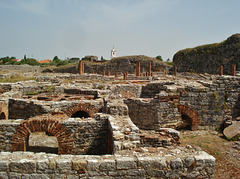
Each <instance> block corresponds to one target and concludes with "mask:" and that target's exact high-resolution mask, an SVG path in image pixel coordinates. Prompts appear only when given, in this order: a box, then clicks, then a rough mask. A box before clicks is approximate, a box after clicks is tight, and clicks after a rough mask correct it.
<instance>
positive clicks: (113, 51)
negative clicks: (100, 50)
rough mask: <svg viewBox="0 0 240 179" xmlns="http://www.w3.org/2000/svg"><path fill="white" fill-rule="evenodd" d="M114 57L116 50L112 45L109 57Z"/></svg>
mask: <svg viewBox="0 0 240 179" xmlns="http://www.w3.org/2000/svg"><path fill="white" fill-rule="evenodd" d="M114 57H116V50H115V49H114V46H113V48H112V50H111V59H112V58H114Z"/></svg>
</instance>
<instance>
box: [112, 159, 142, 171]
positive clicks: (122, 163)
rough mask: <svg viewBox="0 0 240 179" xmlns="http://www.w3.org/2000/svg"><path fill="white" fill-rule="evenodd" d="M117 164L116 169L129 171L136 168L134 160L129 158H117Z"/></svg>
mask: <svg viewBox="0 0 240 179" xmlns="http://www.w3.org/2000/svg"><path fill="white" fill-rule="evenodd" d="M116 163H117V169H118V170H121V169H131V168H136V167H137V164H136V161H135V160H134V158H130V157H123V158H118V159H116Z"/></svg>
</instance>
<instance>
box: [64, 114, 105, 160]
mask: <svg viewBox="0 0 240 179" xmlns="http://www.w3.org/2000/svg"><path fill="white" fill-rule="evenodd" d="M62 124H63V125H64V126H65V128H66V130H67V131H70V133H71V138H72V139H74V143H73V149H72V152H71V154H77V155H86V154H88V155H103V154H107V153H108V123H107V120H94V119H87V120H86V121H81V120H79V119H74V118H70V119H69V120H66V121H63V122H62Z"/></svg>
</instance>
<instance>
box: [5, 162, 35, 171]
mask: <svg viewBox="0 0 240 179" xmlns="http://www.w3.org/2000/svg"><path fill="white" fill-rule="evenodd" d="M9 170H10V171H11V172H21V173H34V172H36V161H34V160H27V159H22V160H20V161H19V162H12V163H10V165H9Z"/></svg>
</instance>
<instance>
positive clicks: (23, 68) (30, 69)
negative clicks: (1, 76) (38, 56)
mask: <svg viewBox="0 0 240 179" xmlns="http://www.w3.org/2000/svg"><path fill="white" fill-rule="evenodd" d="M0 70H6V71H19V72H22V73H27V72H31V73H38V72H41V67H39V66H31V65H27V64H25V65H0Z"/></svg>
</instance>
